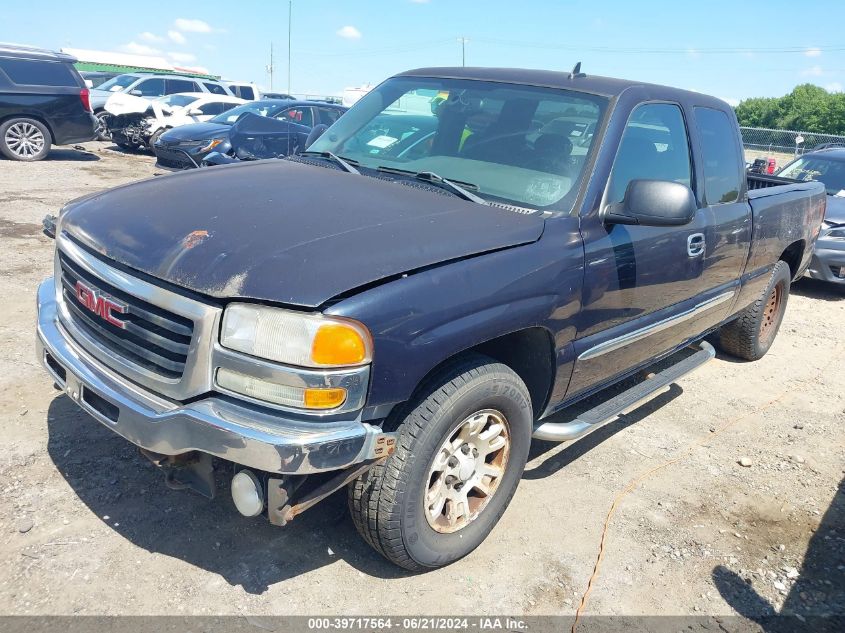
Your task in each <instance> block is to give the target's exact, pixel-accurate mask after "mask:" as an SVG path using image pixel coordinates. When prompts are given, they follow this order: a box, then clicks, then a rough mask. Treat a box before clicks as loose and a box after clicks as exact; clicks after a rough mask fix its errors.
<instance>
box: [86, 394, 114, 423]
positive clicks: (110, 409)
mask: <svg viewBox="0 0 845 633" xmlns="http://www.w3.org/2000/svg"><path fill="white" fill-rule="evenodd" d="M82 402H84V403H85V404H87V405H88V406H89V407H91V408H92V409H94V411H96V412H97V413H99V414H100V415H102V416H103V417H105V418H106V419H108V420H111V421H112V422H117V418H118V417H119V416H120V409H118V408H117V406H116V405H113V404H112V403H111V402H109V401H108V400H106V399H105V398H103V397H102V396H100V395H97V394H96V393H94V392H93V391H91V390H90V389H88V388H87V387H82Z"/></svg>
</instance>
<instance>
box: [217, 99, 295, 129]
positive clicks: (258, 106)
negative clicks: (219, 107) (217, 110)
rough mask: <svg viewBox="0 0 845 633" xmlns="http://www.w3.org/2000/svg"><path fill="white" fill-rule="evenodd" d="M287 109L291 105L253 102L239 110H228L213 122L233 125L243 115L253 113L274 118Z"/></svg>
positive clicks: (240, 107)
mask: <svg viewBox="0 0 845 633" xmlns="http://www.w3.org/2000/svg"><path fill="white" fill-rule="evenodd" d="M286 107H290V104H285V103H277V102H275V101H253V102H251V103H245V104H243V105H240V106H238V107H237V108H232V109H231V110H227V111H226V112H224V113H223V114H218V115H217V116H216V117H214V118H213V119H211V122H212V123H225V124H226V125H232V124H233V123H235V122H236V121H237V120H238V118H239V117H240V116H241V115H242V114H244V113H246V112H251V113H253V114H257V115H259V116H274V115H275V114H276V113H278V112H279V111H280V110H283V109H284V108H286Z"/></svg>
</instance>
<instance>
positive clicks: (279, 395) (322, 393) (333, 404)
mask: <svg viewBox="0 0 845 633" xmlns="http://www.w3.org/2000/svg"><path fill="white" fill-rule="evenodd" d="M217 384H218V385H219V386H220V387H222V388H223V389H228V390H229V391H234V392H235V393H239V394H242V395H244V396H249V397H250V398H255V399H256V400H262V401H264V402H272V403H274V404H280V405H284V406H288V407H295V408H297V409H323V410H326V409H335V408H337V407H339V406H340V405H342V404H343V403H344V402H346V389H343V388H340V387H335V388H330V387H309V388H305V387H294V386H292V385H280V384H278V383H275V382H271V381H269V380H264V379H262V378H256V377H255V376H248V375H246V374H242V373H240V372H236V371H232V370H230V369H226V368H224V367H221V368H219V369H218V370H217Z"/></svg>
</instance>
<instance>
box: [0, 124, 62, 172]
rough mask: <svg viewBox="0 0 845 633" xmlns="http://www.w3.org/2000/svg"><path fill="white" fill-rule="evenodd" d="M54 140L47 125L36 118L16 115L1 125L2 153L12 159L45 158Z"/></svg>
mask: <svg viewBox="0 0 845 633" xmlns="http://www.w3.org/2000/svg"><path fill="white" fill-rule="evenodd" d="M52 140H53V139H52V136H50V130H48V129H47V126H46V125H44V124H43V123H42V122H41V121H38V120H36V119H30V118H27V117H15V118H13V119H9V120H8V121H5V122H4V123H3V125H0V153H2V154H3V156H5V157H6V158H9V159H11V160H19V161H23V162H33V161H36V160H43V159H44V158H46V157H47V154H49V153H50V146H51V145H52Z"/></svg>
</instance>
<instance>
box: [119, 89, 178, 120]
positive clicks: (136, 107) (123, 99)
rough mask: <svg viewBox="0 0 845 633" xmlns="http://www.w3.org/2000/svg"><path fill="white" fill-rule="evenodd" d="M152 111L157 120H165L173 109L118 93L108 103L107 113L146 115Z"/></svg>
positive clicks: (158, 102) (154, 101)
mask: <svg viewBox="0 0 845 633" xmlns="http://www.w3.org/2000/svg"><path fill="white" fill-rule="evenodd" d="M150 109H152V114H153V116H155V117H156V118H157V119H161V118H164V116H165V115H168V114H170V113H171V112H172V109H171V108H170V107H169V106H167V105H165V104H163V103H161V102H160V101H157V100H155V99H145V98H144V97H136V96H135V95H130V94H127V93H125V92H116V93H114V94H113V95H112V96H110V97H109V99H108V101H106V105H105V111H106V112H108V113H109V114H113V115H115V116H120V115H122V114H144V113H145V112H146V111H147V110H150Z"/></svg>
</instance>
